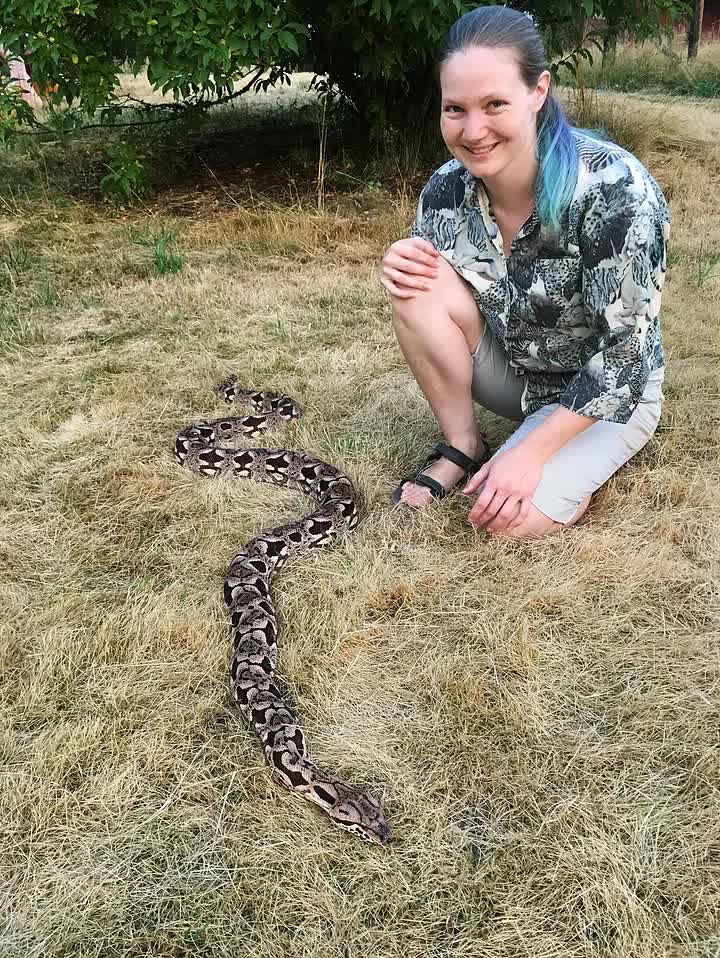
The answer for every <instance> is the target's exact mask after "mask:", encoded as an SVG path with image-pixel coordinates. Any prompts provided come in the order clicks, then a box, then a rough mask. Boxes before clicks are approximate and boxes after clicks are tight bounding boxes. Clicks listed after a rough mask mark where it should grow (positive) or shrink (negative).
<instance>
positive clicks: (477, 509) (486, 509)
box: [468, 488, 506, 526]
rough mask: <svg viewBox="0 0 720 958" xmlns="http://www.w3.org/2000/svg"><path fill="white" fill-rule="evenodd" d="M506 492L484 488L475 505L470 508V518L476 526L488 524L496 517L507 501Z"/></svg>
mask: <svg viewBox="0 0 720 958" xmlns="http://www.w3.org/2000/svg"><path fill="white" fill-rule="evenodd" d="M505 498H506V497H505V494H504V493H501V492H497V491H496V490H495V489H492V488H490V489H487V488H486V489H483V491H482V492H481V493H480V495H479V497H478V499H477V501H476V503H475V505H474V506H473V507H472V509H471V510H470V514H469V515H468V519H469V520H470V522H471V523H472V524H473V525H474V526H484V525H487V523H488V522H490V521H491V519H494V518H495V516H496V515H497V514H498V512H499V511H500V509H501V508H502V506H503V503H504V502H505Z"/></svg>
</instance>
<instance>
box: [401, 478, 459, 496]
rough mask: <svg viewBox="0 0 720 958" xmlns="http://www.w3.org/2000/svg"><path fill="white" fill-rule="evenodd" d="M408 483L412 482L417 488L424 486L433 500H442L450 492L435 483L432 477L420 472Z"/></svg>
mask: <svg viewBox="0 0 720 958" xmlns="http://www.w3.org/2000/svg"><path fill="white" fill-rule="evenodd" d="M409 481H410V482H414V483H415V484H416V485H418V486H425V488H426V489H429V490H430V492H431V493H432V495H433V498H434V499H442V498H444V497H445V496H446V495H447V494H448V492H449V491H450V490H449V489H446V488H445V486H442V485H441V484H440V483H439V482H437V480H435V479H433V478H432V476H426V475H425V474H424V473H422V472H420V473H418V475H417V476H415V477H414V478H413V479H410V480H409Z"/></svg>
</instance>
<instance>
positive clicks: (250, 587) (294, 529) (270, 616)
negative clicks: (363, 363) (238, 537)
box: [175, 379, 391, 844]
mask: <svg viewBox="0 0 720 958" xmlns="http://www.w3.org/2000/svg"><path fill="white" fill-rule="evenodd" d="M216 391H217V393H218V395H219V396H220V397H221V398H222V399H224V400H225V401H226V402H227V403H235V402H238V401H240V402H244V403H246V404H249V405H250V406H252V407H253V408H254V409H255V414H253V415H249V416H242V417H233V418H227V419H216V420H201V421H198V422H194V423H192V424H191V425H190V426H188V427H187V429H183V431H182V432H180V433H178V436H177V439H176V442H175V455H176V458H177V460H178V462H179V463H180V464H181V465H183V466H185V467H187V468H188V469H190V470H192V471H193V472H195V473H198V474H199V475H201V476H208V477H211V478H212V477H215V476H236V477H238V478H246V479H256V480H258V481H260V482H272V483H276V484H277V485H283V486H289V487H291V488H294V489H301V490H302V491H303V492H305V493H307V494H308V495H309V496H311V497H312V498H314V499H315V500H316V501H317V505H318V508H317V509H316V510H315V511H314V512H311V513H308V514H307V515H305V516H303V517H302V518H301V519H298V520H297V521H296V522H291V523H288V524H287V525H284V526H278V527H277V528H275V529H266V530H264V531H263V532H261V533H260V535H258V536H256V537H255V538H254V539H251V540H250V542H248V543H247V544H246V545H245V546H244V548H243V549H242V550H241V551H240V552H238V553H237V555H236V556H234V558H233V559H232V561H231V562H230V565H229V567H228V571H227V575H226V577H225V586H224V594H225V606H226V608H227V611H228V616H229V619H230V632H231V637H232V652H231V657H230V685H231V690H232V694H233V697H234V699H235V701H236V702H237V704H238V706H239V707H240V711H241V712H242V715H243V716H244V718H245V720H246V721H247V723H248V724H249V725H250V727H251V728H253V729H254V730H255V732H256V733H257V735H258V737H259V738H260V741H261V742H262V744H263V749H264V752H265V758H266V759H267V762H268V763H269V765H270V768H271V769H272V771H273V773H274V775H275V776H276V777H277V778H278V779H279V780H280V781H281V782H282V783H283V784H284V785H286V786H287V787H288V788H289V789H292V791H293V792H295V793H297V794H299V795H301V796H302V797H303V798H306V799H308V800H309V801H311V802H315V804H317V805H319V806H320V807H321V808H322V809H324V811H326V812H327V814H328V815H329V816H330V817H331V818H332V820H333V821H334V822H335V823H336V824H337V825H339V826H340V827H341V828H344V829H346V830H347V831H349V832H353V834H355V835H359V836H360V837H361V838H363V839H365V840H366V841H371V842H377V843H379V844H385V843H386V842H389V841H390V840H391V838H390V829H389V827H388V825H387V822H386V821H385V819H384V817H383V813H382V809H381V807H380V803H379V802H378V800H377V799H376V798H374V797H373V796H372V795H370V794H368V793H367V792H364V791H361V790H359V789H357V788H355V787H353V786H352V785H348V784H346V783H345V782H343V781H342V780H341V779H340V778H338V777H337V776H336V775H333V774H332V773H330V772H327V771H324V770H323V769H321V768H319V767H318V766H317V765H316V764H315V763H314V762H312V761H311V760H310V758H309V757H308V752H307V746H306V743H305V736H304V734H303V731H302V728H301V727H300V724H299V722H298V719H297V717H296V716H295V714H294V713H293V712H292V711H291V709H290V708H288V706H287V705H286V704H285V702H284V701H283V699H282V696H281V694H280V691H279V689H278V688H277V686H276V684H275V681H274V676H273V673H274V669H275V665H276V662H277V652H278V647H277V640H278V625H277V617H276V615H275V608H274V606H273V601H272V596H271V594H270V582H271V580H272V577H273V575H274V574H275V573H276V572H277V571H278V570H279V569H280V568H282V566H283V565H285V563H286V562H287V561H288V559H292V558H294V557H295V556H298V555H300V554H301V553H304V552H306V551H307V550H309V549H315V548H318V547H319V546H323V545H326V544H327V543H329V542H331V541H332V540H333V539H335V538H336V537H337V536H339V535H341V534H342V533H344V532H348V531H350V530H351V529H354V528H355V526H356V525H357V523H358V519H359V513H358V503H357V494H356V492H355V489H354V488H353V485H352V483H351V482H350V480H349V479H348V478H347V476H344V475H343V474H342V473H341V472H340V471H339V470H338V469H336V468H335V467H334V466H331V465H330V464H329V463H327V462H323V461H322V460H321V459H316V458H314V457H313V456H310V455H308V454H307V453H305V452H300V451H297V450H291V449H230V448H224V447H223V446H222V445H221V443H223V442H226V441H228V440H231V439H234V438H235V437H237V436H243V437H251V436H255V435H257V434H258V433H260V432H265V431H268V430H274V429H278V428H280V427H282V426H283V425H285V423H287V422H290V421H291V420H293V419H296V418H297V417H298V415H299V410H298V407H297V406H296V405H295V403H294V402H293V400H292V399H290V398H289V397H288V396H283V395H279V394H276V393H271V392H265V391H253V390H245V389H238V388H237V387H236V386H235V380H234V379H230V380H228V381H227V382H225V383H222V384H221V385H220V386H218V387H217V390H216Z"/></svg>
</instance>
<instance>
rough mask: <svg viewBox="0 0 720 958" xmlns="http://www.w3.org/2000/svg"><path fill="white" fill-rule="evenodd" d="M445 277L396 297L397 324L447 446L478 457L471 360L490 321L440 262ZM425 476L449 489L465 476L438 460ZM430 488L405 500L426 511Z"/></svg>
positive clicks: (411, 491) (410, 487) (408, 492)
mask: <svg viewBox="0 0 720 958" xmlns="http://www.w3.org/2000/svg"><path fill="white" fill-rule="evenodd" d="M438 268H439V270H440V275H439V276H438V277H437V279H434V280H433V281H432V289H430V290H421V291H419V292H418V294H417V296H415V298H414V299H400V298H398V297H396V296H393V297H392V307H393V325H394V327H395V333H396V335H397V338H398V342H399V343H400V349H401V350H402V352H403V355H404V356H405V359H406V360H407V363H408V366H409V367H410V369H411V370H412V373H413V376H414V377H415V379H416V380H417V382H418V385H419V386H420V388H421V389H422V391H423V393H424V394H425V397H426V399H427V401H428V402H429V403H430V407H431V409H432V411H433V414H434V415H435V419H436V420H437V423H438V425H439V427H440V430H441V431H442V434H443V436H444V437H445V440H446V441H447V443H448V445H451V446H455V448H456V449H460V450H461V452H464V453H466V455H468V456H471V457H472V458H473V459H474V458H475V457H476V456H477V455H478V454H479V452H480V449H481V437H480V432H479V430H478V427H477V423H476V421H475V411H474V403H473V398H472V393H471V386H472V359H471V353H473V352H474V351H475V348H476V347H477V345H478V343H479V342H480V339H481V338H482V335H483V332H484V330H485V323H484V321H483V318H482V316H481V315H480V311H479V309H478V307H477V304H476V303H475V299H474V297H473V295H472V293H471V292H470V289H469V288H468V286H467V283H466V282H465V281H464V280H463V279H461V277H460V276H459V275H458V274H457V273H456V272H455V270H454V269H453V268H452V266H450V264H449V263H448V262H447V260H445V259H443V258H442V257H439V258H438ZM424 472H425V473H426V474H427V475H429V476H431V477H432V478H433V479H435V480H437V481H438V482H439V483H441V484H442V485H443V486H444V487H445V488H450V487H451V486H453V485H455V483H456V482H458V480H459V479H460V478H461V477H462V475H463V472H462V470H461V469H460V467H459V466H456V465H455V464H454V463H452V462H449V461H448V460H447V459H439V460H438V461H437V462H436V463H434V464H433V465H432V466H429V467H428V468H427V469H426V470H424ZM431 499H432V496H431V494H430V490H429V489H427V488H426V487H424V486H418V485H416V484H415V483H413V482H407V483H405V485H404V486H403V490H402V497H401V502H403V503H406V504H407V505H411V506H416V507H422V506H426V505H427V504H428V503H429V502H430V501H431Z"/></svg>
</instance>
